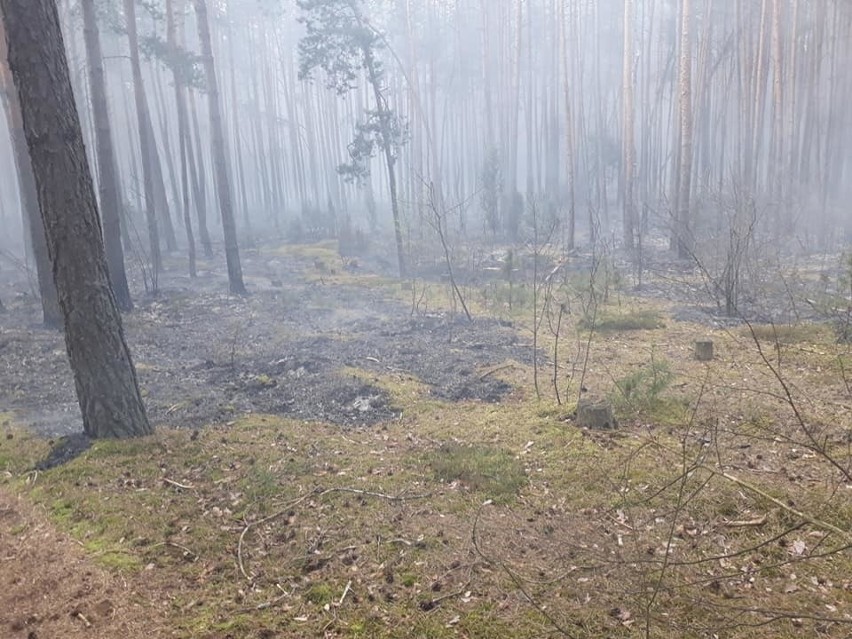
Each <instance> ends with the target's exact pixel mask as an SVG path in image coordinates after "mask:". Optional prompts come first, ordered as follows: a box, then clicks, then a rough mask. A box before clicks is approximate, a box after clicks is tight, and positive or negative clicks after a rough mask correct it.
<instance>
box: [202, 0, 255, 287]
mask: <svg viewBox="0 0 852 639" xmlns="http://www.w3.org/2000/svg"><path fill="white" fill-rule="evenodd" d="M195 13H196V15H197V17H198V40H199V42H200V43H201V57H202V59H203V61H204V71H205V75H206V76H207V100H208V105H209V109H210V137H211V144H212V145H213V151H212V155H213V157H212V161H213V169H214V171H215V178H216V180H215V185H216V193H217V195H218V196H219V209H220V210H221V212H222V229H223V231H224V235H225V260H226V261H227V263H228V284H229V286H230V289H231V293H234V294H235V295H245V294H246V287H245V284H244V283H243V269H242V266H241V265H240V248H239V246H238V244H237V226H236V223H235V222H234V202H233V196H232V195H231V178H230V175H229V169H228V157H227V151H226V144H225V132H224V129H223V127H222V105H221V103H220V101H219V81H218V80H217V79H216V65H215V62H214V61H213V47H212V45H211V43H210V22H209V20H208V17H207V2H206V0H195Z"/></svg>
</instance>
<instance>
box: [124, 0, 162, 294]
mask: <svg viewBox="0 0 852 639" xmlns="http://www.w3.org/2000/svg"><path fill="white" fill-rule="evenodd" d="M134 1H135V0H124V17H125V21H126V22H127V39H128V43H129V45H130V66H131V69H132V71H133V95H134V97H135V99H136V122H137V127H138V129H137V130H138V133H139V155H140V156H141V158H142V183H143V185H144V188H145V220H146V221H147V223H148V244H149V250H150V251H151V264H150V266H151V290H152V292H154V293H156V292H157V280H158V277H159V274H160V271H161V270H162V267H163V260H162V256H161V254H160V233H159V229H158V226H157V209H156V200H155V197H156V196H155V189H154V170H153V166H152V161H151V160H152V157H153V150H152V149H151V145H152V144H154V140H153V139H152V137H151V134H152V130H151V124H150V122H151V118H150V114H149V112H148V99H147V98H146V97H145V87H144V85H143V84H142V65H141V63H140V61H139V37H138V36H137V34H136V6H135V5H134V4H133V3H134Z"/></svg>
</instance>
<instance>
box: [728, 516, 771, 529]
mask: <svg viewBox="0 0 852 639" xmlns="http://www.w3.org/2000/svg"><path fill="white" fill-rule="evenodd" d="M765 523H766V515H763V516H761V517H758V518H757V519H748V520H741V521H725V522H723V525H724V526H727V527H728V528H749V527H751V526H762V525H763V524H765Z"/></svg>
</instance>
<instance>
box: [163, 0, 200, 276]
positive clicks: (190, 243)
mask: <svg viewBox="0 0 852 639" xmlns="http://www.w3.org/2000/svg"><path fill="white" fill-rule="evenodd" d="M178 9H180V7H178ZM166 41H167V42H168V45H169V46H170V47H175V48H176V47H177V29H176V27H175V15H174V6H173V1H172V0H166ZM172 71H173V79H174V87H175V106H176V107H177V116H178V147H179V150H180V186H181V197H182V208H183V224H184V228H185V229H186V243H187V247H188V252H189V276H190V277H196V276H197V275H198V273H197V270H196V266H195V261H196V260H195V235H194V234H193V232H192V217H191V216H190V214H189V173H188V170H187V163H188V157H187V154H188V152H189V151H190V149H189V117H188V116H187V112H186V89H185V88H184V86H183V80H182V79H181V76H180V73H178V71H177V69H176V68H173V69H172Z"/></svg>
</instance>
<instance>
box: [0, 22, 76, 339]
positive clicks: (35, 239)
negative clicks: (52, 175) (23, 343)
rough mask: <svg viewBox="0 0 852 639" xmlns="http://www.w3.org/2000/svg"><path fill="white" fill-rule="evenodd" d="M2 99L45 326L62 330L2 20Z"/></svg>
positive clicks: (0, 26) (0, 63)
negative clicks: (7, 55) (7, 58)
mask: <svg viewBox="0 0 852 639" xmlns="http://www.w3.org/2000/svg"><path fill="white" fill-rule="evenodd" d="M0 99H2V102H3V110H4V111H5V112H6V122H7V125H8V128H9V135H10V137H11V141H12V155H13V156H14V163H15V168H16V169H17V174H18V185H19V191H20V199H21V209H22V213H23V216H24V222H25V223H26V227H27V230H28V232H29V237H30V242H31V243H32V247H33V254H34V257H35V263H36V275H37V276H38V289H39V294H40V295H41V309H42V317H43V319H44V325H45V326H46V327H48V328H55V329H61V328H62V313H61V312H60V310H59V300H58V298H57V297H56V286H54V284H53V276H52V275H51V267H50V258H49V257H48V252H47V241H46V240H45V238H44V224H43V223H42V221H41V215H40V214H39V212H38V196H37V194H36V186H35V180H34V178H33V169H32V165H31V163H30V156H29V152H28V151H27V141H26V139H25V136H24V126H23V122H22V121H21V107H20V104H18V96H17V95H15V87H14V86H13V83H12V78H11V74H10V72H9V65H8V61H7V60H6V33H5V25H4V23H3V21H2V20H0Z"/></svg>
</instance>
